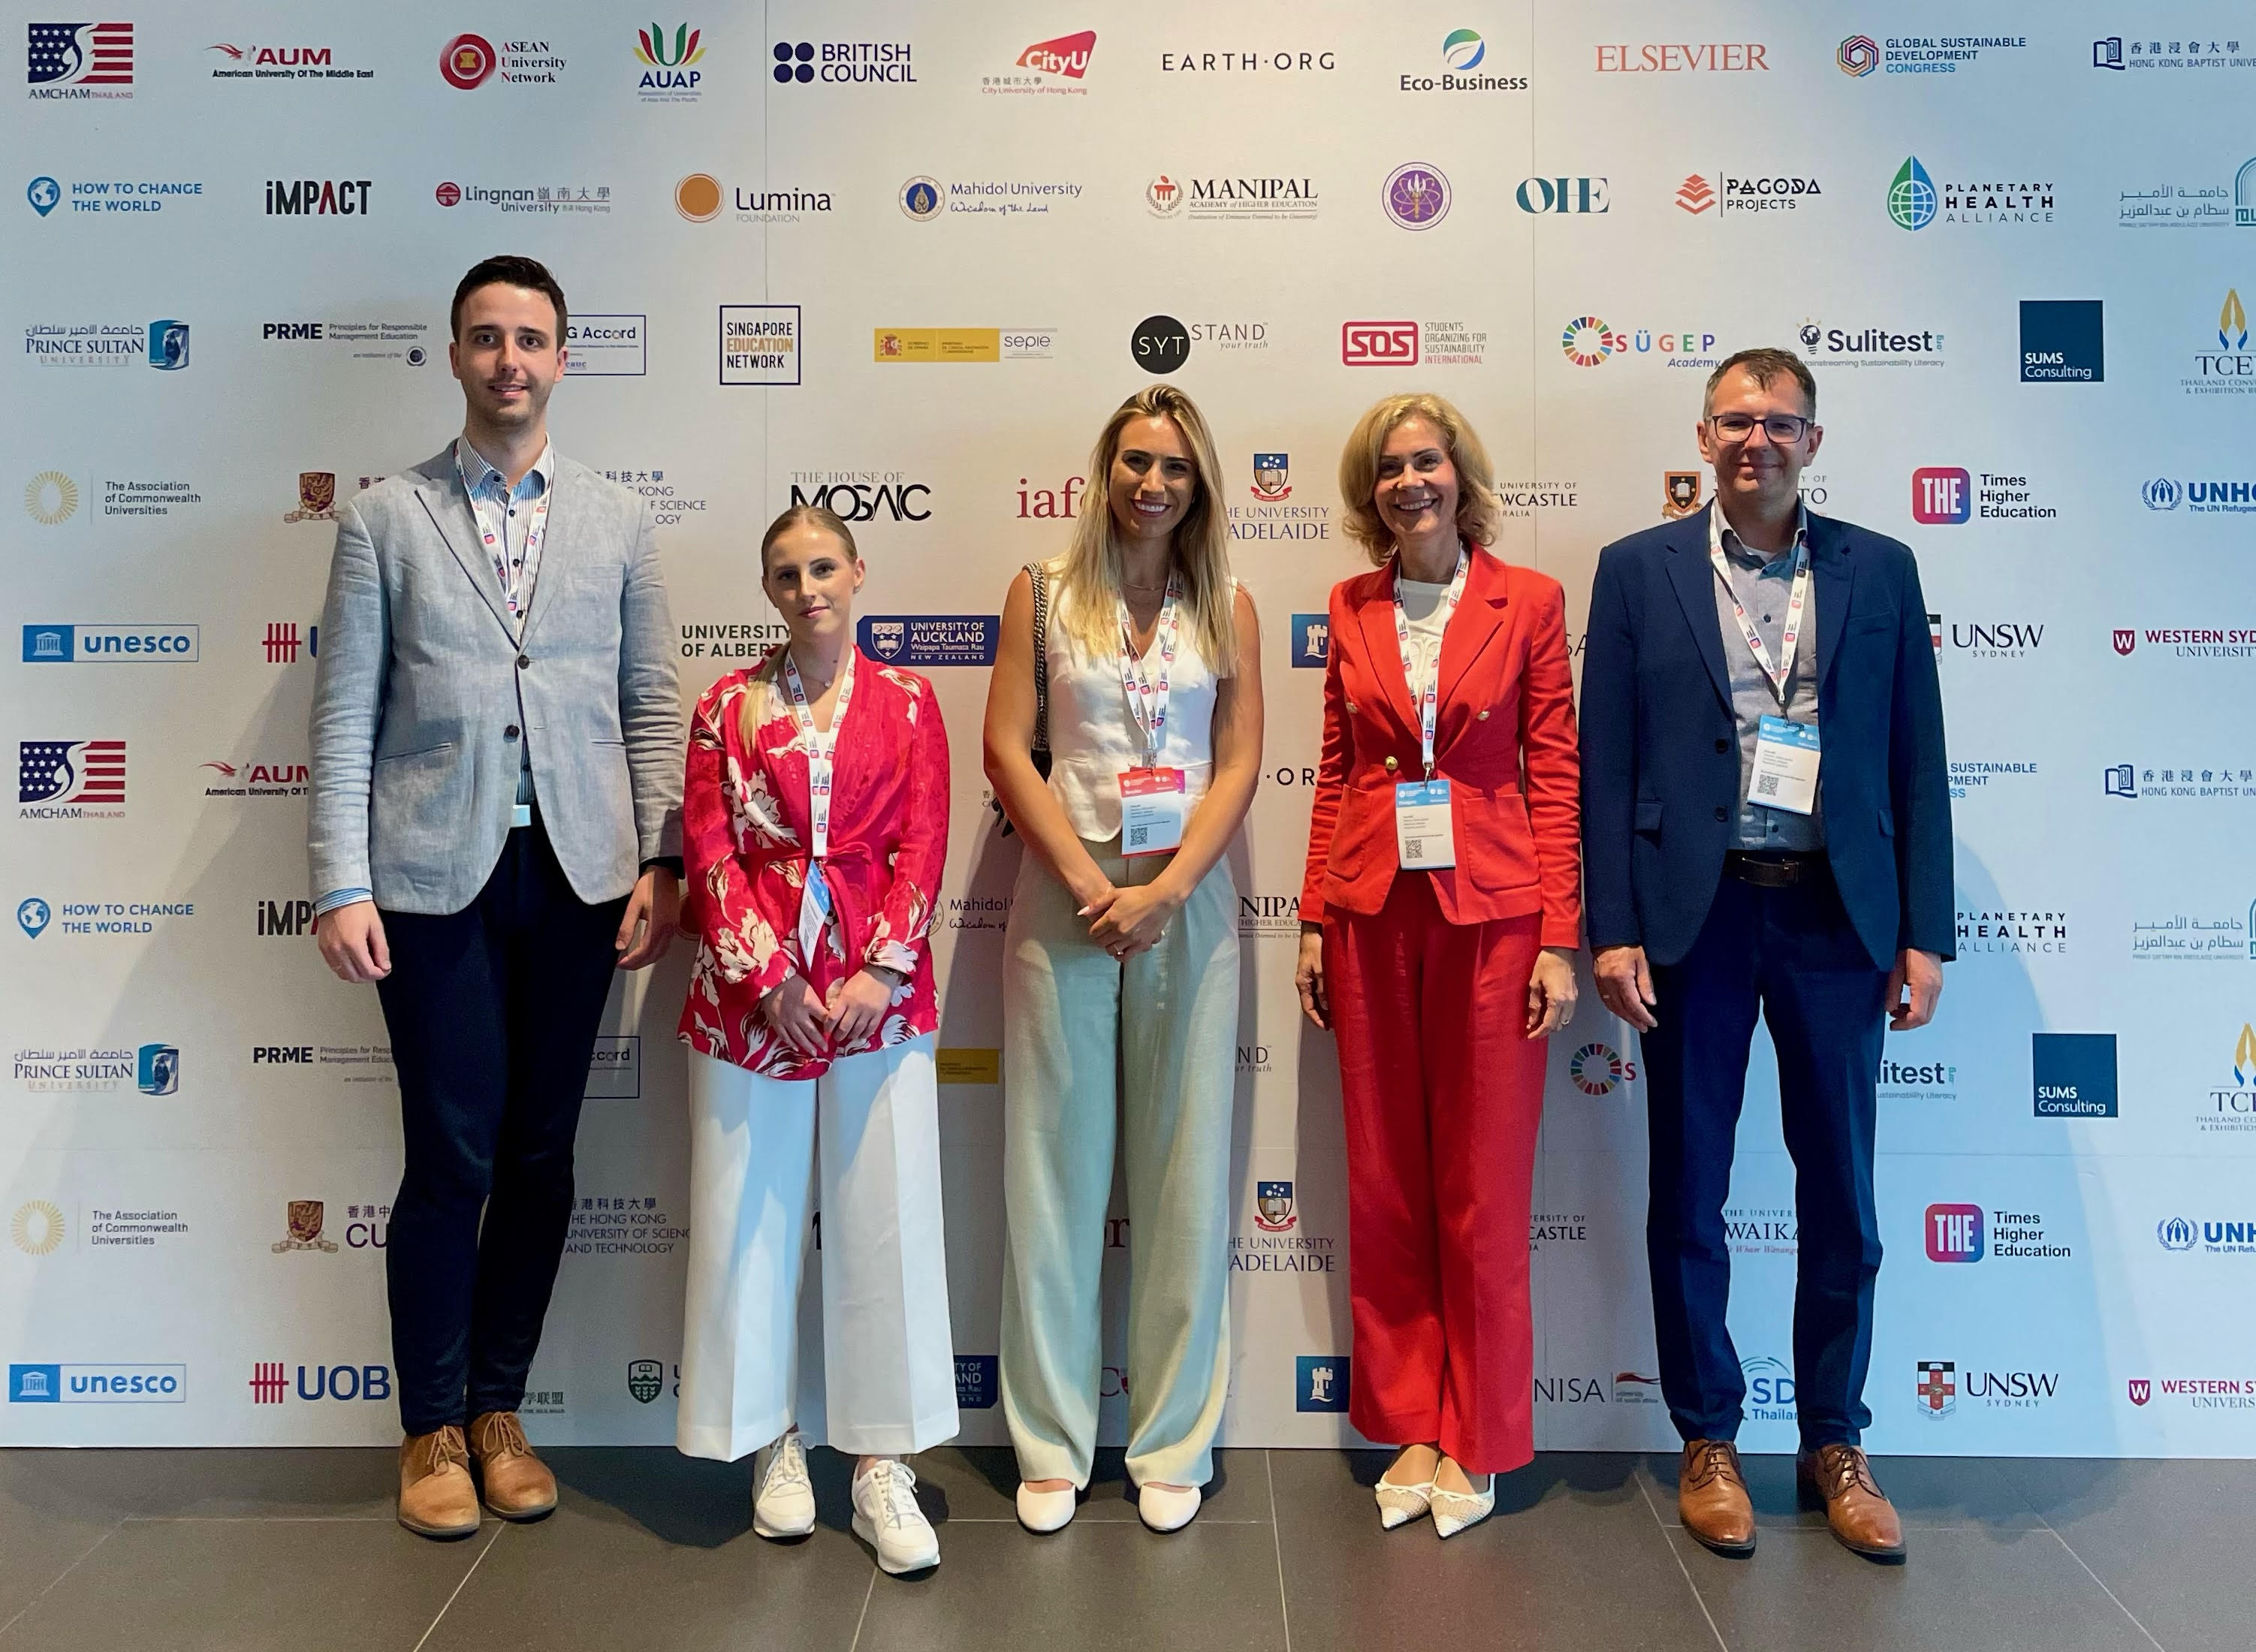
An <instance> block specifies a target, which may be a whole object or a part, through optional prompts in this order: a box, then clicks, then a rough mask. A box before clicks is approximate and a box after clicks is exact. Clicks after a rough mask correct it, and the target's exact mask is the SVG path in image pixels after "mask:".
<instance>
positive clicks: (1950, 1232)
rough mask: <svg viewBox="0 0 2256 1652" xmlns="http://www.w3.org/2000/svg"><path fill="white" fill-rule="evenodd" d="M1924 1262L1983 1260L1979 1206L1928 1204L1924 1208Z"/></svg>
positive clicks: (1980, 1210)
mask: <svg viewBox="0 0 2256 1652" xmlns="http://www.w3.org/2000/svg"><path fill="white" fill-rule="evenodd" d="M1927 1259H1928V1261H1929V1262H1979V1261H1981V1260H1982V1207H1981V1206H1979V1205H1929V1206H1928V1207H1927Z"/></svg>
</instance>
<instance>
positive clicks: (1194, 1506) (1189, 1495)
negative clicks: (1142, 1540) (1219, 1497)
mask: <svg viewBox="0 0 2256 1652" xmlns="http://www.w3.org/2000/svg"><path fill="white" fill-rule="evenodd" d="M1200 1501H1201V1494H1200V1492H1199V1488H1198V1487H1195V1486H1194V1487H1191V1488H1190V1489H1189V1490H1188V1491H1176V1490H1175V1489H1174V1488H1173V1487H1167V1486H1141V1487H1137V1490H1136V1515H1137V1517H1138V1518H1139V1519H1140V1520H1141V1521H1142V1522H1144V1523H1145V1524H1146V1526H1149V1527H1150V1528H1151V1529H1153V1531H1181V1529H1183V1528H1184V1527H1186V1526H1188V1525H1189V1524H1190V1523H1191V1517H1192V1516H1193V1515H1195V1514H1197V1513H1198V1511H1199V1502H1200Z"/></svg>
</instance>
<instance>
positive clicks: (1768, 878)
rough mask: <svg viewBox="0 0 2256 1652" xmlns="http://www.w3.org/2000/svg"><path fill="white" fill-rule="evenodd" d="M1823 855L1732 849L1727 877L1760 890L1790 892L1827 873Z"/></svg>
mask: <svg viewBox="0 0 2256 1652" xmlns="http://www.w3.org/2000/svg"><path fill="white" fill-rule="evenodd" d="M1826 869H1827V868H1826V864H1825V857H1824V856H1823V855H1822V854H1756V853H1754V852H1752V851H1751V850H1746V849H1731V850H1729V851H1727V852H1726V853H1725V854H1724V876H1725V877H1735V878H1737V879H1738V880H1739V882H1742V883H1752V884H1753V885H1754V886H1755V887H1756V888H1757V889H1792V888H1794V885H1796V884H1797V883H1807V882H1809V881H1810V880H1811V879H1812V878H1815V877H1818V876H1820V875H1822V874H1823V873H1824V872H1825V871H1826Z"/></svg>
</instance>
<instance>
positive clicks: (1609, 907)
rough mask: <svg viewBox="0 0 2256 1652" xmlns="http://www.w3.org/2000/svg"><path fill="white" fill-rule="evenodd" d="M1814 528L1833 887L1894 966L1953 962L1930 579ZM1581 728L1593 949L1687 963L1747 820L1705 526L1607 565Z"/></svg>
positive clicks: (1894, 549) (1836, 526)
mask: <svg viewBox="0 0 2256 1652" xmlns="http://www.w3.org/2000/svg"><path fill="white" fill-rule="evenodd" d="M1710 508H1711V509H1712V507H1710ZM1808 524H1809V550H1810V569H1811V578H1812V580H1813V581H1814V587H1813V592H1812V601H1814V602H1815V604H1816V608H1817V666H1818V671H1819V673H1820V675H1819V678H1818V685H1817V717H1818V727H1819V729H1820V730H1821V733H1822V740H1823V755H1822V758H1821V760H1820V763H1819V766H1818V785H1819V789H1820V790H1819V798H1820V807H1821V809H1822V812H1823V818H1824V822H1825V852H1826V854H1827V857H1828V858H1829V860H1830V861H1831V863H1832V868H1833V877H1834V882H1836V883H1837V884H1838V885H1839V887H1840V890H1841V900H1842V903H1843V904H1844V906H1846V907H1847V909H1848V912H1849V921H1850V922H1851V924H1854V925H1855V926H1856V931H1857V934H1858V938H1860V939H1861V940H1862V941H1863V942H1864V943H1865V950H1866V951H1867V952H1869V953H1871V954H1872V960H1873V961H1874V962H1875V963H1876V964H1878V965H1879V966H1880V967H1882V968H1887V967H1892V966H1893V964H1894V962H1895V955H1896V953H1897V952H1898V951H1899V950H1900V949H1901V948H1904V947H1907V946H1910V947H1916V948H1918V949H1919V950H1921V951H1922V952H1928V953H1936V954H1938V955H1939V956H1941V957H1943V958H1950V957H1952V956H1954V955H1955V954H1956V939H1957V936H1956V924H1955V917H1954V911H1953V905H1952V899H1953V891H1952V882H1951V866H1950V853H1951V840H1950V785H1949V769H1948V765H1947V763H1946V762H1945V760H1944V757H1943V745H1942V685H1941V683H1940V681H1939V679H1938V678H1937V676H1936V674H1935V647H1934V643H1933V640H1932V634H1931V633H1930V632H1929V630H1928V622H1927V601H1926V599H1925V598H1924V597H1923V596H1922V595H1921V593H1920V588H1919V568H1918V565H1917V564H1916V563H1915V562H1914V560H1913V559H1912V553H1911V548H1910V547H1909V546H1907V545H1902V544H1900V543H1899V542H1898V541H1896V540H1893V539H1890V538H1884V537H1882V536H1881V535H1879V534H1877V533H1872V532H1870V531H1866V530H1865V529H1863V528H1858V527H1854V526H1851V524H1848V523H1845V522H1837V521H1835V520H1833V519H1831V518H1830V517H1820V516H1817V515H1815V514H1814V513H1813V514H1811V515H1810V516H1809V517H1808ZM1581 721H1582V737H1583V738H1582V744H1583V881H1584V891H1585V893H1584V899H1583V911H1584V913H1585V914H1586V917H1587V921H1588V924H1589V930H1590V945H1591V946H1592V948H1593V949H1594V950H1595V949H1597V948H1600V947H1605V946H1643V947H1644V948H1645V950H1646V956H1647V958H1648V959H1650V960H1652V961H1653V962H1654V963H1656V964H1673V963H1675V962H1676V961H1677V960H1680V959H1681V958H1682V957H1683V956H1684V955H1685V953H1688V952H1689V951H1691V949H1692V943H1693V941H1694V940H1695V939H1696V938H1697V937H1698V935H1699V933H1700V926H1701V924H1703V923H1704V922H1706V920H1707V917H1708V909H1709V908H1710V906H1711V905H1712V904H1713V903H1714V902H1715V898H1716V888H1717V883H1718V882H1719V881H1720V880H1721V878H1722V876H1723V870H1724V851H1725V849H1727V848H1728V847H1730V845H1731V833H1732V821H1733V819H1734V818H1735V817H1736V815H1737V813H1738V804H1739V743H1738V722H1737V721H1736V719H1735V718H1734V716H1733V714H1732V710H1731V677H1730V674H1729V670H1728V667H1727V666H1726V664H1725V662H1724V633H1723V627H1722V625H1721V624H1720V623H1719V622H1718V621H1717V615H1716V571H1715V566H1714V564H1712V563H1711V562H1710V560H1709V559H1708V512H1707V511H1706V510H1702V511H1699V512H1697V513H1696V514H1695V515H1693V516H1689V517H1684V518H1683V519H1682V520H1681V521H1677V522H1671V523H1666V524H1662V525H1661V526H1660V527H1657V528H1648V529H1646V531H1644V532H1642V533H1633V534H1632V535H1631V536H1630V537H1629V538H1626V539H1620V540H1617V541H1616V542H1615V543H1614V544H1612V545H1608V546H1607V547H1606V548H1605V549H1604V551H1602V552H1599V553H1598V573H1597V580H1596V582H1595V583H1594V584H1593V586H1592V587H1591V590H1590V634H1589V638H1588V640H1587V642H1586V643H1585V644H1584V646H1583V710H1582V719H1581Z"/></svg>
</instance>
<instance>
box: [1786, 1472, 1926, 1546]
mask: <svg viewBox="0 0 2256 1652" xmlns="http://www.w3.org/2000/svg"><path fill="white" fill-rule="evenodd" d="M1794 1479H1795V1480H1796V1482H1797V1483H1798V1484H1799V1485H1800V1487H1801V1494H1802V1496H1803V1497H1804V1498H1806V1499H1809V1500H1811V1501H1821V1500H1822V1501H1823V1503H1824V1505H1825V1523H1826V1524H1827V1525H1829V1526H1830V1527H1832V1529H1833V1535H1834V1536H1836V1537H1837V1538H1839V1539H1840V1540H1841V1544H1842V1546H1843V1547H1844V1548H1846V1549H1853V1550H1856V1551H1857V1552H1858V1554H1860V1555H1863V1556H1864V1557H1865V1558H1866V1559H1868V1560H1884V1561H1900V1560H1902V1558H1903V1557H1904V1537H1903V1522H1901V1521H1900V1520H1898V1519H1897V1518H1896V1511H1895V1505H1894V1504H1893V1503H1891V1502H1889V1501H1888V1500H1887V1494H1886V1493H1884V1492H1883V1491H1881V1490H1880V1486H1879V1481H1878V1480H1874V1479H1873V1478H1872V1464H1871V1463H1869V1462H1867V1461H1866V1460H1865V1454H1864V1452H1860V1451H1858V1449H1857V1448H1856V1447H1855V1446H1853V1445H1821V1446H1819V1447H1818V1448H1817V1450H1816V1451H1815V1452H1814V1453H1813V1452H1802V1453H1801V1455H1800V1456H1799V1457H1797V1458H1795V1459H1794Z"/></svg>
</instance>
